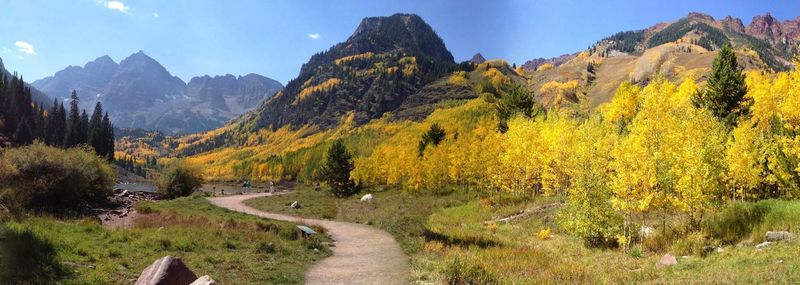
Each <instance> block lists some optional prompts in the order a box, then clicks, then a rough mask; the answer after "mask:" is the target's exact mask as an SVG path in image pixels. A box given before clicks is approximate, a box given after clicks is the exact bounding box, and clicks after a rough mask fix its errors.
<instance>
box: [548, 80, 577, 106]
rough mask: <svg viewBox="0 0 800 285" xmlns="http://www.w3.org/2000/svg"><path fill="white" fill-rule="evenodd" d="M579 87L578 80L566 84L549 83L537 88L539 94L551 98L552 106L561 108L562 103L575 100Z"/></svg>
mask: <svg viewBox="0 0 800 285" xmlns="http://www.w3.org/2000/svg"><path fill="white" fill-rule="evenodd" d="M579 87H580V83H579V82H578V80H570V81H567V82H558V81H550V82H547V83H545V84H544V85H542V87H541V88H539V93H540V94H541V95H542V96H545V97H547V98H552V104H553V105H555V106H561V104H563V103H566V102H569V101H575V99H577V95H578V88H579Z"/></svg>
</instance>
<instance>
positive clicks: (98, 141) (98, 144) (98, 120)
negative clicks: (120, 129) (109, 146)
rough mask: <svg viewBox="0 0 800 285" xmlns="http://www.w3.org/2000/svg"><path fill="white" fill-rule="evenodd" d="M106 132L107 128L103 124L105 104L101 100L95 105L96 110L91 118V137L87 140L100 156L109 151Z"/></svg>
mask: <svg viewBox="0 0 800 285" xmlns="http://www.w3.org/2000/svg"><path fill="white" fill-rule="evenodd" d="M105 132H106V129H105V127H104V126H103V106H102V104H100V102H97V104H96V105H95V106H94V112H92V118H91V119H90V120H89V138H88V139H87V141H88V143H89V145H91V146H92V148H94V151H95V152H96V153H97V154H98V155H100V156H105V154H106V153H107V151H106V141H105V140H106V134H105Z"/></svg>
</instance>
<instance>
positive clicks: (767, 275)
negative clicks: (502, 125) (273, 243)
mask: <svg viewBox="0 0 800 285" xmlns="http://www.w3.org/2000/svg"><path fill="white" fill-rule="evenodd" d="M363 193H366V192H362V194H363ZM372 194H373V195H374V196H375V198H374V200H373V201H372V202H361V201H359V200H358V199H357V198H358V197H353V198H348V199H336V198H334V197H333V196H332V195H330V194H328V193H327V192H324V191H320V192H316V191H313V190H311V189H310V188H304V189H300V190H298V191H297V192H295V193H290V194H286V195H282V196H280V197H264V198H257V199H252V200H249V201H247V202H246V203H247V204H248V205H250V206H253V207H256V208H260V209H263V210H268V211H273V212H280V213H285V214H291V215H298V216H304V217H314V218H330V217H331V216H335V219H337V220H343V221H349V222H356V223H364V224H370V225H373V226H375V227H379V228H382V229H384V230H386V231H388V232H390V233H391V234H392V235H393V236H394V237H395V238H396V239H397V240H398V242H400V243H401V246H402V248H403V250H404V251H405V252H406V254H408V255H409V256H410V257H411V260H412V266H413V268H414V275H415V276H414V278H415V281H416V282H419V283H431V282H432V283H447V284H565V283H571V284H575V283H581V284H609V283H610V284H627V283H655V284H664V283H670V284H674V283H692V284H694V283H701V284H708V283H711V284H716V283H754V282H756V283H778V284H791V283H795V282H800V270H799V269H800V257H798V256H797V254H796V252H797V251H798V249H800V246H798V244H797V242H796V241H783V242H778V243H775V244H772V245H770V246H769V247H766V248H763V249H756V248H755V245H756V244H758V243H760V242H761V241H762V239H763V235H764V233H765V231H767V230H780V229H790V230H791V229H796V228H797V227H798V226H800V220H798V219H797V218H796V217H800V202H795V201H779V200H767V201H761V202H754V203H744V202H738V203H735V204H731V205H729V206H727V207H724V208H722V209H720V210H719V211H717V212H716V213H714V214H713V215H712V216H711V217H709V219H708V221H707V222H706V223H705V224H704V226H703V230H701V231H698V232H692V233H684V232H681V233H680V234H678V233H671V231H679V229H682V228H684V226H685V225H684V224H683V223H685V218H684V217H675V218H673V219H671V220H670V221H669V223H670V226H669V229H673V230H668V231H667V232H662V230H661V229H660V228H656V231H655V233H654V235H653V236H650V237H648V238H647V239H645V241H644V248H643V247H642V246H637V247H635V248H631V249H630V250H628V251H626V250H624V249H622V248H612V249H605V248H595V247H587V246H585V245H584V241H583V239H581V238H579V237H576V236H572V235H570V234H568V233H567V232H566V231H564V230H562V229H560V228H559V226H558V224H557V223H556V222H555V220H554V219H555V217H556V215H558V211H559V210H560V208H561V207H558V206H556V207H552V206H551V205H553V204H556V205H558V204H561V203H562V202H563V200H564V199H563V198H562V197H558V196H550V197H547V196H545V197H539V198H536V199H534V200H532V201H531V200H527V199H520V200H516V201H515V200H514V199H507V200H508V201H505V202H502V203H496V204H495V203H491V202H488V201H487V199H483V200H482V199H479V198H478V197H475V196H471V195H466V194H464V193H463V192H456V191H453V192H447V193H443V194H423V193H414V194H412V193H408V192H404V191H401V190H382V191H377V192H372ZM356 196H358V195H356ZM295 200H296V201H299V202H300V203H301V204H302V205H303V208H301V209H291V208H289V207H287V203H291V202H292V201H295ZM543 206H544V207H543ZM540 208H541V209H545V210H543V211H534V212H533V213H532V214H530V215H528V216H525V217H523V218H520V219H515V220H512V221H511V222H509V223H503V222H495V223H486V221H492V220H496V219H500V218H503V217H508V216H511V215H514V214H518V213H520V212H521V211H523V210H525V209H540ZM742 211H744V212H748V213H753V214H751V215H746V216H745V215H739V214H737V213H742ZM648 219H649V220H650V222H651V223H653V224H655V223H656V222H659V221H660V219H661V217H660V216H658V215H654V216H653V217H649V218H648ZM543 230H548V231H549V234H543V233H542V231H543ZM731 236H735V237H736V238H735V239H734V240H731V239H730V238H726V237H731ZM703 246H714V247H715V252H712V253H708V254H704V253H703V249H702V247H703ZM717 246H720V247H721V251H719V252H717V251H716V250H717V249H716V247H717ZM665 253H670V254H672V255H674V256H676V257H677V259H678V264H677V265H675V266H672V267H666V268H663V267H657V266H656V263H657V262H658V260H659V259H660V258H661V256H662V255H664V254H665Z"/></svg>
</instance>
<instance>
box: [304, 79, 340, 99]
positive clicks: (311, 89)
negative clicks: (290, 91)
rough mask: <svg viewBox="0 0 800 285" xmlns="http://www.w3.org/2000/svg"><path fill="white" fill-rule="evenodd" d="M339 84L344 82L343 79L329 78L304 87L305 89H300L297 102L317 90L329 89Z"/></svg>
mask: <svg viewBox="0 0 800 285" xmlns="http://www.w3.org/2000/svg"><path fill="white" fill-rule="evenodd" d="M339 84H342V80H341V79H339V78H329V79H328V80H325V82H322V83H320V84H317V85H314V86H309V87H306V88H303V90H300V93H299V94H297V99H296V100H295V102H299V101H302V100H305V99H306V98H307V97H308V96H310V95H311V94H314V93H317V92H325V91H329V90H331V89H333V88H334V87H336V86H338V85H339Z"/></svg>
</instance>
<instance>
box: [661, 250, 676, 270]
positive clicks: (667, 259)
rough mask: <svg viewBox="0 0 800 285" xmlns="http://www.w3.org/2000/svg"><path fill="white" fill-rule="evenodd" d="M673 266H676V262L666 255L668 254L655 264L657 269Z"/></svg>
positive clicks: (673, 258)
mask: <svg viewBox="0 0 800 285" xmlns="http://www.w3.org/2000/svg"><path fill="white" fill-rule="evenodd" d="M675 264H678V260H677V259H675V257H674V256H672V255H670V254H669V253H668V254H665V255H664V256H662V257H661V260H659V261H658V263H656V266H658V267H667V266H672V265H675Z"/></svg>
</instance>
